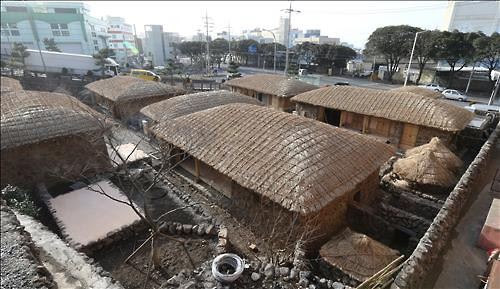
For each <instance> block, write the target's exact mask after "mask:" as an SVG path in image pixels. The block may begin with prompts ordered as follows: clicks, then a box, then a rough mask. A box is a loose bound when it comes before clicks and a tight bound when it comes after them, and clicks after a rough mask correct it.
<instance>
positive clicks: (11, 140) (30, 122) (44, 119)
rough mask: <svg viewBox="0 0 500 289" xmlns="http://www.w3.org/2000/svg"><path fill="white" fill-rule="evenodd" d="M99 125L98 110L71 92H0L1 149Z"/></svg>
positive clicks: (93, 129) (83, 130) (88, 130)
mask: <svg viewBox="0 0 500 289" xmlns="http://www.w3.org/2000/svg"><path fill="white" fill-rule="evenodd" d="M101 128H103V123H102V122H101V121H100V119H99V115H98V113H97V112H95V111H93V110H92V109H91V108H90V107H88V106H86V105H85V104H83V103H81V102H80V101H78V100H77V99H76V98H74V97H72V96H70V95H67V94H62V93H52V92H43V91H25V90H23V91H17V92H11V93H7V94H3V95H2V105H1V133H2V138H1V148H2V149H6V148H12V147H17V146H21V145H25V144H32V143H38V142H41V141H44V140H48V139H52V138H56V137H61V136H67V135H75V134H79V133H84V132H90V131H95V130H98V129H101Z"/></svg>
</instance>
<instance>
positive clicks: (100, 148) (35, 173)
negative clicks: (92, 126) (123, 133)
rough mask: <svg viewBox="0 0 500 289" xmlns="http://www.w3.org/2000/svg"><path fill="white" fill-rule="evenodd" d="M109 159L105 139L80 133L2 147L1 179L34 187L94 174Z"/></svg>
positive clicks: (28, 187)
mask: <svg viewBox="0 0 500 289" xmlns="http://www.w3.org/2000/svg"><path fill="white" fill-rule="evenodd" d="M109 167H110V162H109V158H108V154H107V150H106V145H105V143H104V139H103V138H102V137H101V138H96V136H94V135H88V134H80V135H76V136H65V137H59V138H54V139H51V140H47V141H44V142H40V143H36V144H29V145H23V146H20V147H15V148H10V149H4V150H2V151H1V183H2V186H3V185H5V184H12V185H18V186H20V187H23V188H27V189H31V188H34V187H35V186H36V184H37V183H38V182H44V183H45V184H46V185H47V186H49V187H50V186H51V185H54V184H56V183H58V182H61V181H64V180H67V179H81V178H82V175H83V176H87V177H91V176H93V175H94V174H96V173H99V172H101V171H104V170H107V169H108V168H109Z"/></svg>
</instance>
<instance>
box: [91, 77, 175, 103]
mask: <svg viewBox="0 0 500 289" xmlns="http://www.w3.org/2000/svg"><path fill="white" fill-rule="evenodd" d="M85 87H86V88H87V89H88V90H90V91H92V92H94V93H96V94H98V95H101V96H102V97H104V98H107V99H109V100H111V101H113V102H123V101H131V100H136V99H141V98H148V97H154V96H176V95H180V94H184V93H185V91H184V89H182V88H179V87H175V86H171V85H167V84H164V83H161V82H156V81H150V80H144V79H141V78H138V77H132V76H116V77H112V78H107V79H102V80H98V81H94V82H92V83H89V84H87V85H86V86H85Z"/></svg>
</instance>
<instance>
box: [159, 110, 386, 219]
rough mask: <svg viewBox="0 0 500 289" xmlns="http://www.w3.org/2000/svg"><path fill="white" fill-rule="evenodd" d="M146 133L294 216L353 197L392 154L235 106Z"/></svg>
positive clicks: (339, 132) (349, 135)
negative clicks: (345, 195) (171, 145)
mask: <svg viewBox="0 0 500 289" xmlns="http://www.w3.org/2000/svg"><path fill="white" fill-rule="evenodd" d="M153 133H154V134H155V135H156V137H157V138H159V139H163V140H164V141H166V142H168V143H171V144H173V145H174V146H176V147H179V148H180V149H182V150H184V151H186V152H187V153H188V154H190V155H192V156H193V157H195V158H197V159H199V160H200V161H202V162H204V163H205V164H207V165H209V166H211V167H213V168H214V169H215V170H217V171H218V172H220V173H221V174H223V175H226V176H228V177H229V178H231V179H232V180H233V181H235V182H236V183H238V184H239V185H241V186H242V187H245V188H247V189H250V190H252V191H254V192H256V193H257V194H260V195H262V196H265V197H267V198H269V199H271V200H272V201H274V202H276V203H278V204H280V205H281V206H282V207H284V208H285V209H287V210H290V211H294V212H299V213H301V214H309V213H311V212H316V211H318V210H320V209H321V208H323V207H324V206H326V205H327V204H329V203H330V202H331V201H333V200H334V199H336V198H337V197H340V196H342V195H343V194H345V193H346V192H349V191H351V190H353V189H354V188H355V187H356V185H357V184H359V183H360V182H362V181H364V180H365V179H366V178H367V177H368V176H369V175H370V174H372V173H373V172H375V171H377V170H378V168H379V167H380V165H381V164H383V163H384V162H385V161H387V159H388V158H389V157H390V156H392V155H393V153H394V149H393V148H392V147H390V146H388V145H386V144H383V143H381V142H378V141H375V140H372V139H369V138H368V137H366V136H363V135H360V134H357V133H355V132H351V131H348V130H345V129H341V128H336V127H332V126H330V125H328V124H324V123H321V122H318V121H314V120H312V119H307V118H304V117H300V116H296V115H292V114H288V113H284V112H278V111H275V110H272V109H268V108H265V107H260V106H256V105H251V104H241V103H237V104H228V105H223V106H218V107H215V108H210V109H207V110H203V111H199V112H195V113H192V114H189V115H185V116H182V117H178V118H176V119H173V120H171V121H168V122H161V123H159V124H158V125H156V126H154V127H153Z"/></svg>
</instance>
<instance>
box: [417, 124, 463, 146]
mask: <svg viewBox="0 0 500 289" xmlns="http://www.w3.org/2000/svg"><path fill="white" fill-rule="evenodd" d="M435 136H437V137H439V138H440V139H441V141H443V143H444V144H445V145H446V146H449V145H450V144H453V141H454V139H455V133H453V132H448V131H443V130H439V129H435V128H430V127H424V126H420V127H419V128H418V134H417V140H416V142H415V146H416V147H417V146H421V145H424V144H426V143H428V142H430V141H431V139H432V138H433V137H435Z"/></svg>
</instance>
